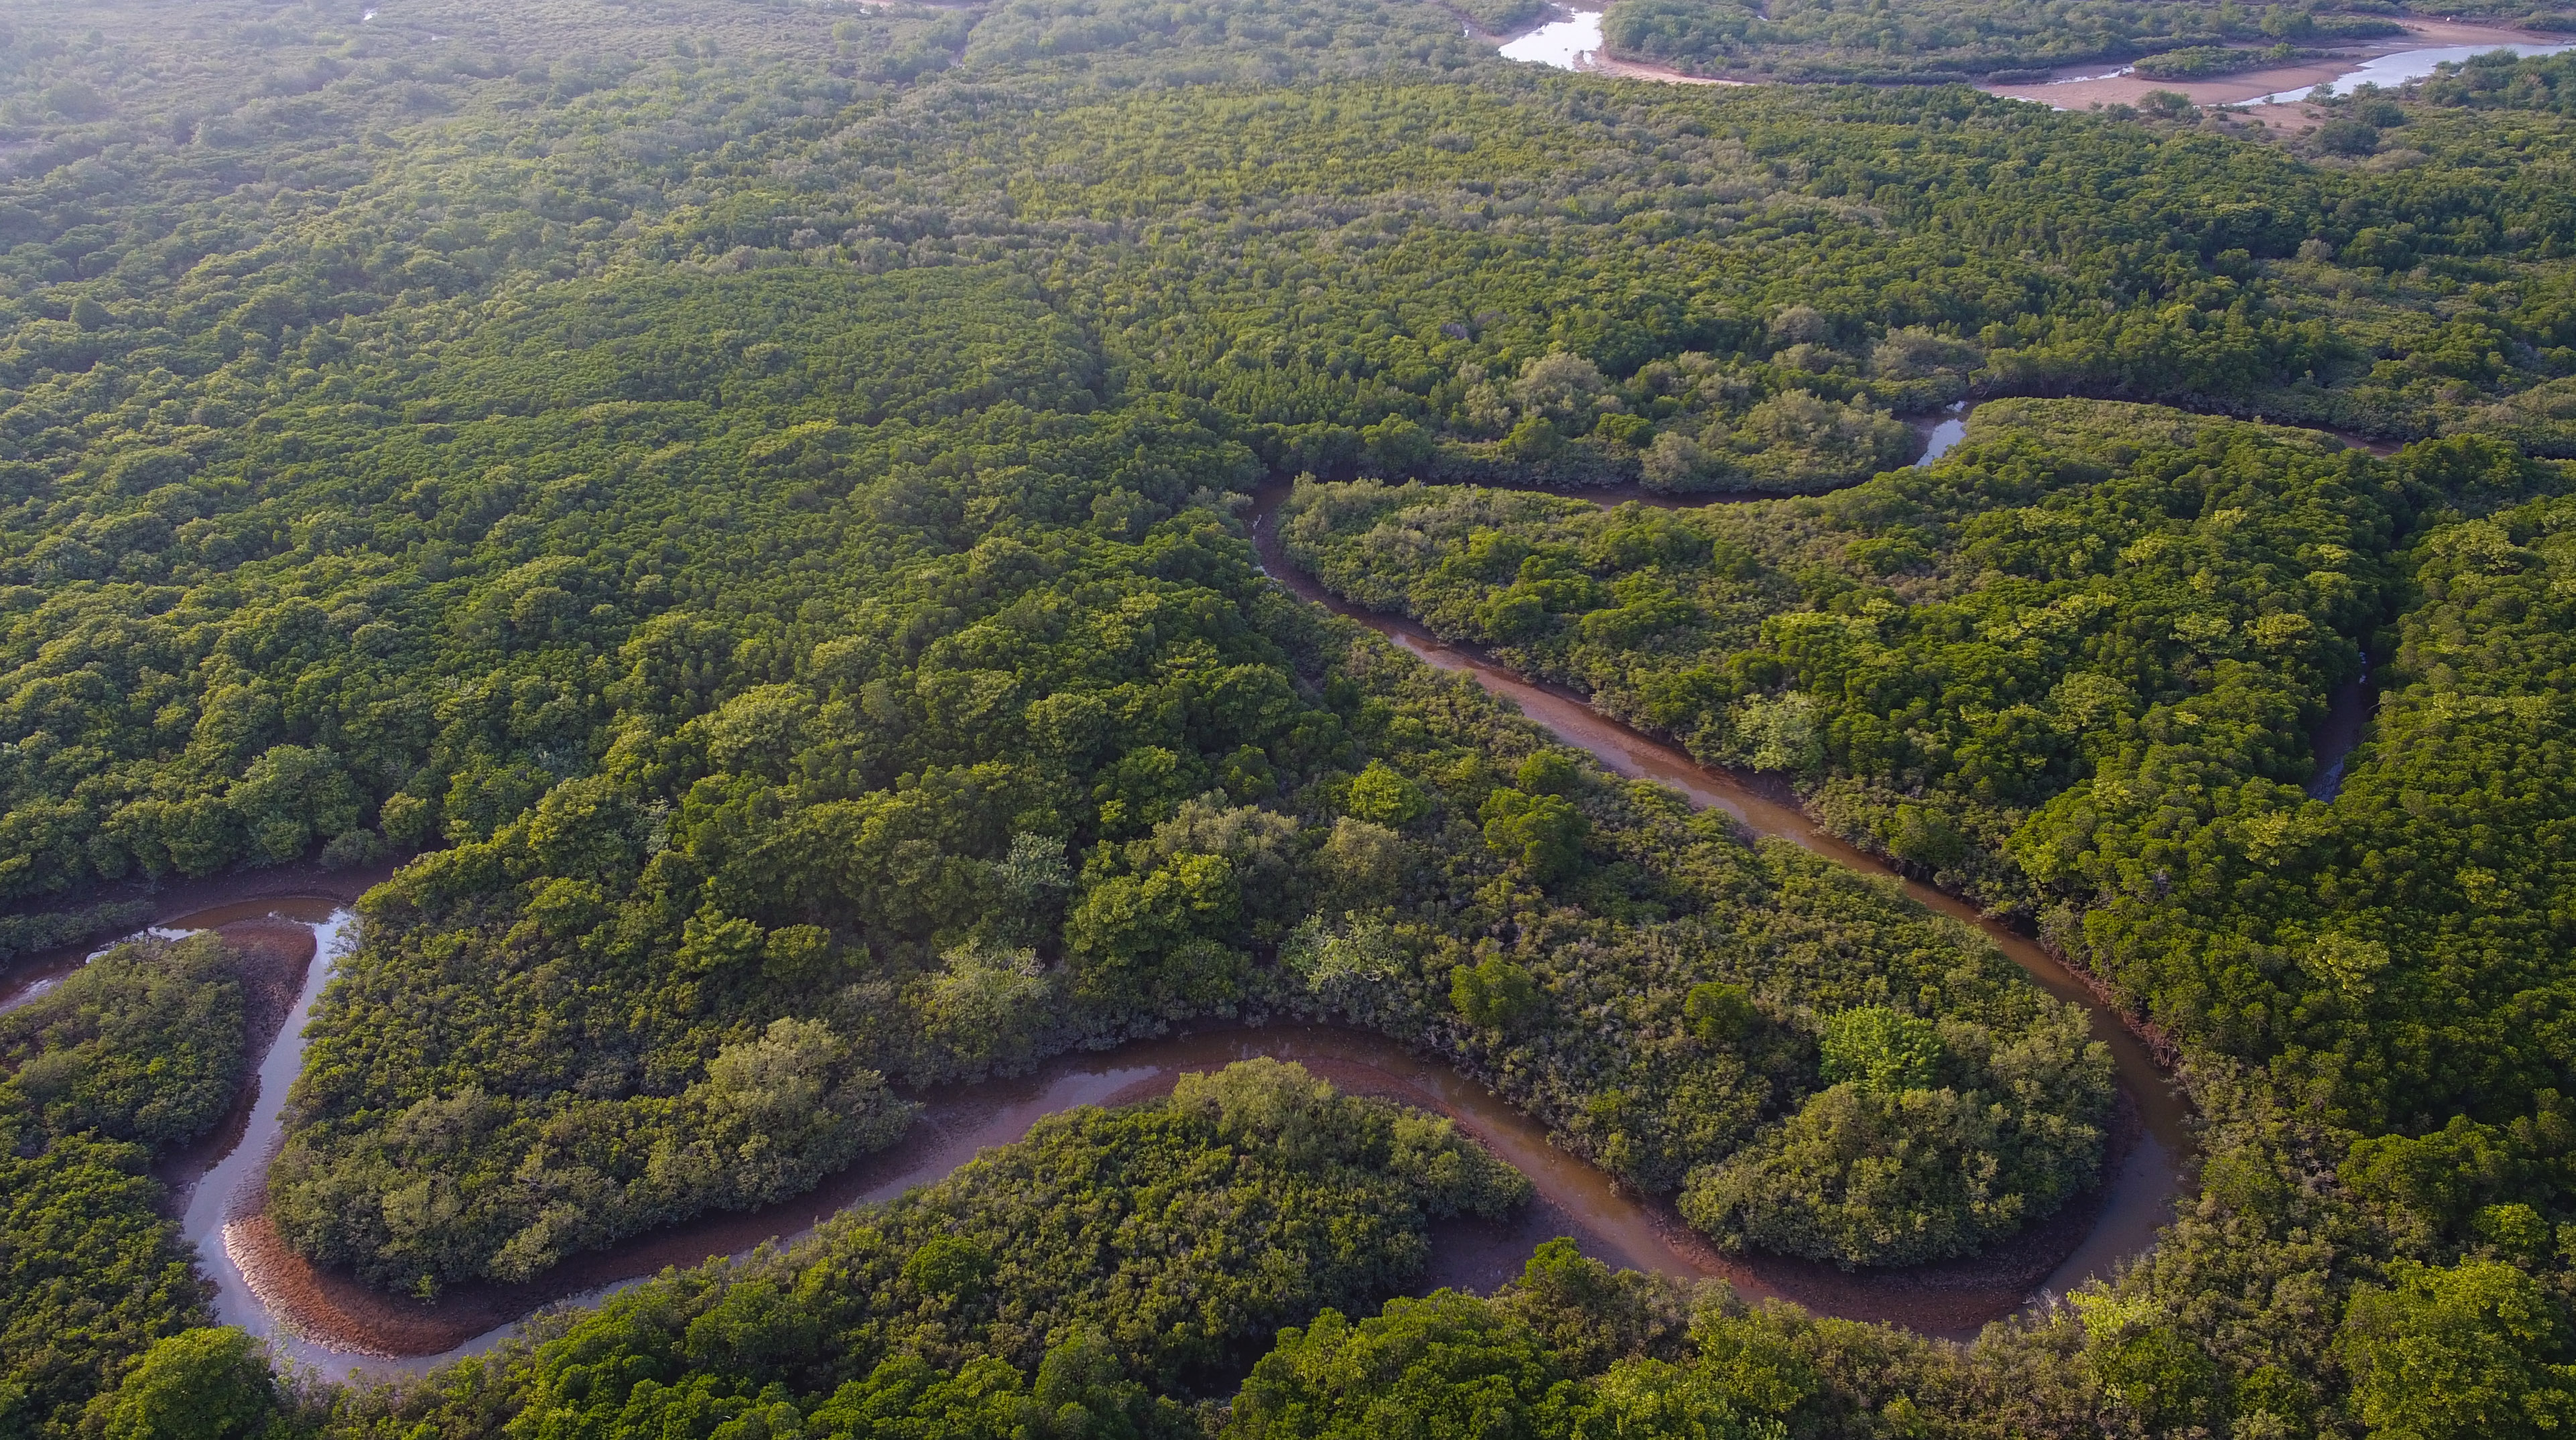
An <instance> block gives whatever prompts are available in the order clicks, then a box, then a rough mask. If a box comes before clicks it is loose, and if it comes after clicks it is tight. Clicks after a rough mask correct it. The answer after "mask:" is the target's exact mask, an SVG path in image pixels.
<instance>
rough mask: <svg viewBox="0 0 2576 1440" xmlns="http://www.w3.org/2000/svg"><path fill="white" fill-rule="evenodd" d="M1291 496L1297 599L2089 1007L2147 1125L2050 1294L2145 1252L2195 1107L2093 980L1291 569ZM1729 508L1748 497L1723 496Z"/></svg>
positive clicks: (1762, 799) (1757, 803) (1769, 794)
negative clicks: (1985, 944) (1971, 937)
mask: <svg viewBox="0 0 2576 1440" xmlns="http://www.w3.org/2000/svg"><path fill="white" fill-rule="evenodd" d="M1290 488H1291V487H1290V486H1288V485H1286V484H1274V485H1272V486H1269V487H1266V488H1265V489H1264V490H1263V491H1262V492H1261V493H1260V494H1259V495H1258V496H1257V497H1256V498H1255V500H1254V504H1253V509H1252V512H1251V516H1250V523H1251V527H1252V533H1253V544H1254V548H1255V551H1256V552H1257V553H1258V555H1259V556H1260V559H1261V565H1262V568H1263V570H1264V571H1265V572H1267V573H1268V574H1269V575H1270V577H1271V578H1272V579H1273V580H1276V581H1278V582H1279V583H1280V584H1281V585H1283V586H1284V587H1286V588H1287V589H1288V590H1289V591H1291V592H1292V593H1294V594H1296V595H1298V596H1299V597H1300V598H1302V599H1305V600H1308V601H1310V602H1312V603H1314V604H1317V605H1321V606H1324V607H1325V608H1327V609H1329V610H1331V611H1333V612H1334V613H1335V614H1338V615H1343V616H1347V617H1349V618H1350V619H1353V620H1357V621H1359V622H1360V623H1361V624H1364V625H1366V626H1368V627H1369V628H1371V629H1373V630H1375V631H1377V632H1378V633H1379V634H1381V635H1384V636H1386V637H1387V638H1388V639H1389V640H1392V641H1393V642H1395V643H1396V644H1397V645H1399V646H1401V647H1402V648H1403V649H1405V650H1406V651H1408V652H1409V653H1411V654H1413V655H1415V656H1416V657H1418V658H1420V659H1422V660H1423V661H1425V662H1426V663H1428V664H1430V665H1433V666H1435V667H1437V668H1439V669H1443V670H1449V671H1454V672H1459V673H1463V674H1466V675H1469V676H1472V677H1473V678H1474V679H1475V680H1476V682H1477V683H1478V684H1480V685H1482V686H1484V687H1485V689H1487V690H1488V691H1491V692H1492V693H1494V694H1495V695H1498V696H1501V697H1502V698H1504V699H1507V700H1510V701H1511V702H1513V704H1515V705H1516V706H1518V707H1519V709H1520V711H1521V713H1522V714H1523V715H1525V716H1527V717H1528V718H1530V719H1531V720H1534V721H1536V722H1538V723H1539V724H1541V725H1543V726H1545V727H1547V729H1549V730H1550V731H1552V732H1554V733H1555V735H1556V736H1557V738H1559V739H1561V740H1563V741H1565V742H1566V743H1567V744H1569V745H1574V746H1577V747H1579V748H1581V749H1582V750H1584V751H1586V752H1588V753H1590V754H1591V755H1592V756H1593V758H1595V759H1597V760H1599V761H1600V762H1601V763H1602V764H1604V765H1605V766H1607V767H1609V768H1610V769H1611V770H1612V771H1614V772H1616V773H1618V774H1620V775H1624V776H1627V777H1629V778H1631V779H1641V780H1652V781H1654V782H1656V783H1658V784H1661V785H1665V786H1668V787H1670V788H1672V789H1674V790H1677V791H1679V792H1681V794H1682V795H1684V796H1685V797H1687V798H1688V799H1689V801H1690V803H1691V804H1692V805H1694V806H1696V807H1699V808H1702V809H1708V808H1715V809H1718V810H1723V811H1725V812H1726V813H1727V814H1729V815H1731V816H1733V817H1734V818H1735V819H1736V820H1737V821H1738V822H1740V823H1741V824H1742V825H1743V826H1744V828H1745V829H1746V830H1748V831H1750V832H1751V833H1753V834H1754V835H1757V836H1766V837H1776V838H1778V839H1783V840H1787V841H1790V842H1792V843H1794V844H1797V845H1799V846H1801V847H1803V848H1805V849H1807V850H1810V851H1813V852H1814V853H1816V854H1819V855H1822V856H1825V857H1826V858H1828V859H1831V860H1834V861H1836V862H1838V863H1841V864H1843V865H1847V866H1850V867H1851V868H1853V869H1855V870H1860V871H1863V872H1866V873H1868V874H1872V875H1880V876H1885V877H1887V878H1889V879H1892V880H1894V881H1896V882H1897V884H1898V885H1900V886H1901V887H1902V888H1903V890H1904V892H1905V893H1906V895H1908V896H1909V897H1910V898H1912V899H1914V900H1915V901H1917V902H1918V903H1920V904H1922V905H1923V906H1924V907H1925V908H1926V909H1930V910H1933V911H1936V912H1938V913H1940V914H1943V915H1947V916H1949V917H1951V918H1952V919H1955V920H1958V921H1960V922H1962V923H1964V924H1967V925H1970V926H1973V927H1974V928H1976V929H1977V930H1978V931H1980V932H1982V933H1983V934H1984V935H1985V936H1986V937H1987V938H1988V939H1989V940H1991V941H1993V942H1994V944H1995V946H1996V948H1997V949H1999V950H2001V951H2002V952H2003V953H2004V954H2005V955H2006V956H2007V957H2009V958H2010V959H2011V960H2012V961H2013V963H2015V964H2017V965H2019V966H2020V967H2021V968H2022V969H2023V970H2024V971H2026V972H2028V973H2029V974H2030V976H2031V977H2032V978H2033V979H2034V980H2036V981H2038V982H2039V984H2040V986H2041V987H2042V988H2044V989H2046V990H2047V991H2048V992H2049V993H2050V994H2052V995H2055V996H2057V997H2058V998H2060V999H2062V1000H2068V1001H2072V1002H2073V1003H2075V1004H2078V1005H2081V1006H2083V1007H2084V1008H2085V1011H2086V1013H2087V1014H2088V1015H2089V1017H2090V1024H2091V1029H2092V1033H2093V1038H2095V1039H2096V1040H2099V1041H2101V1042H2102V1043H2103V1044H2104V1045H2105V1046H2106V1047H2108V1048H2109V1050H2110V1052H2111V1057H2112V1060H2113V1062H2114V1064H2115V1066H2116V1067H2117V1070H2118V1074H2119V1079H2120V1085H2121V1089H2122V1092H2123V1093H2124V1095H2125V1096H2126V1097H2127V1100H2128V1102H2129V1104H2130V1105H2131V1106H2132V1107H2134V1113H2135V1116H2136V1118H2137V1120H2138V1121H2139V1122H2140V1132H2141V1133H2139V1134H2138V1135H2137V1136H2136V1137H2135V1140H2134V1143H2132V1144H2131V1145H2130V1146H2129V1147H2128V1148H2127V1153H2126V1154H2125V1155H2124V1156H2122V1157H2120V1158H2119V1161H2118V1164H2117V1167H2116V1170H2115V1172H2114V1173H2112V1174H2110V1175H2108V1176H2106V1177H2105V1181H2104V1189H2103V1196H2102V1201H2101V1207H2100V1210H2099V1212H2098V1216H2097V1218H2096V1220H2095V1222H2094V1225H2093V1227H2092V1229H2091V1231H2090V1232H2089V1233H2088V1234H2086V1236H2085V1237H2084V1239H2083V1241H2082V1243H2081V1244H2079V1245H2078V1246H2077V1247H2076V1249H2075V1251H2074V1253H2073V1254H2071V1255H2069V1256H2067V1257H2066V1259H2065V1260H2064V1261H2063V1262H2062V1263H2061V1264H2060V1265H2059V1266H2058V1267H2057V1269H2056V1271H2055V1272H2054V1273H2052V1274H2051V1275H2050V1276H2049V1277H2048V1280H2047V1283H2046V1286H2045V1287H2044V1288H2046V1289H2049V1290H2056V1291H2063V1290H2066V1289H2068V1288H2071V1287H2073V1286H2076V1285H2080V1284H2082V1283H2083V1282H2084V1281H2085V1280H2087V1279H2089V1278H2092V1277H2094V1276H2098V1275H2107V1274H2109V1273H2110V1271H2111V1270H2112V1269H2113V1268H2114V1267H2115V1266H2117V1265H2118V1264H2119V1263H2120V1262H2121V1261H2123V1260H2126V1259H2129V1258H2131V1257H2133V1256H2136V1255H2139V1254H2142V1253H2144V1252H2145V1251H2146V1250H2147V1248H2148V1247H2149V1246H2151V1245H2152V1244H2153V1243H2154V1241H2155V1236H2156V1232H2157V1231H2159V1230H2161V1229H2162V1228H2163V1227H2164V1224H2165V1222H2166V1221H2167V1220H2169V1219H2170V1218H2171V1217H2172V1214H2173V1206H2174V1202H2175V1200H2176V1198H2177V1197H2178V1196H2180V1195H2181V1193H2182V1191H2183V1187H2184V1185H2185V1183H2186V1174H2185V1172H2186V1170H2187V1168H2188V1166H2189V1164H2190V1161H2191V1157H2192V1155H2193V1145H2192V1140H2191V1132H2190V1107H2189V1106H2188V1105H2187V1104H2186V1103H2185V1101H2184V1099H2183V1097H2182V1094H2181V1092H2180V1090H2179V1089H2178V1088H2177V1087H2176V1086H2175V1084H2174V1083H2173V1080H2172V1077H2170V1076H2169V1075H2167V1074H2166V1073H2165V1071H2164V1068H2163V1067H2162V1066H2161V1065H2160V1064H2158V1063H2157V1060H2156V1057H2155V1054H2154V1052H2153V1051H2152V1050H2151V1049H2150V1048H2149V1047H2148V1045H2147V1044H2146V1042H2145V1041H2144V1040H2142V1039H2140V1038H2139V1037H2138V1036H2137V1035H2136V1034H2135V1033H2134V1032H2132V1031H2131V1030H2130V1029H2129V1027H2128V1026H2127V1025H2126V1024H2124V1023H2123V1022H2122V1021H2121V1019H2120V1018H2119V1016H2118V1015H2116V1014H2115V1013H2113V1012H2112V1010H2111V1009H2110V1007H2109V1006H2107V1005H2106V1004H2104V1003H2103V1002H2102V1000H2101V998H2100V997H2099V996H2097V995H2096V994H2095V993H2094V992H2093V990H2092V988H2091V987H2090V986H2088V985H2087V984H2086V983H2085V981H2084V980H2083V978H2082V977H2080V976H2078V975H2076V974H2075V973H2074V972H2073V971H2071V970H2069V969H2068V968H2067V967H2066V966H2065V965H2064V964H2062V963H2060V962H2059V961H2058V960H2057V958H2056V957H2054V956H2052V955H2050V954H2049V953H2048V952H2047V951H2046V950H2044V949H2042V948H2041V947H2040V945H2039V944H2038V942H2036V941H2034V940H2032V939H2031V938H2030V937H2028V936H2026V935H2023V934H2021V933H2020V932H2018V931H2016V930H2014V929H2012V928H2011V927H2010V926H2007V925H2004V924H2002V923H2000V922H1998V921H1994V920H1990V919H1988V918H1986V917H1985V916H1984V915H1982V914H1980V913H1979V912H1978V911H1977V909H1976V907H1975V906H1973V905H1970V904H1969V903H1967V902H1966V901H1963V900H1961V899H1959V898H1957V897H1956V896H1953V895H1949V894H1945V893H1944V892H1942V891H1940V890H1937V889H1934V888H1933V887H1931V886H1929V885H1925V884H1923V883H1921V882H1920V881H1917V880H1913V879H1909V878H1907V877H1905V876H1902V875H1899V874H1898V873H1897V872H1896V871H1894V870H1893V869H1891V868H1890V867H1889V866H1888V865H1887V864H1886V863H1885V862H1883V861H1881V860H1879V859H1878V858H1877V857H1876V856H1873V855H1869V854H1866V853H1864V852H1862V851H1860V850H1858V849H1856V848H1854V847H1853V846H1852V845H1850V844H1848V843H1847V842H1845V841H1843V840H1842V839H1840V838H1838V837H1836V836H1834V835H1832V834H1829V833H1828V832H1826V831H1825V830H1824V829H1823V828H1822V827H1821V826H1819V825H1817V824H1816V822H1815V821H1813V820H1811V819H1809V818H1808V817H1807V815H1806V813H1805V812H1804V811H1802V810H1801V809H1799V808H1798V806H1797V803H1796V801H1795V799H1794V798H1793V797H1791V796H1790V795H1788V794H1787V793H1786V792H1785V791H1783V790H1780V789H1777V788H1775V787H1773V786H1772V785H1770V784H1768V783H1766V782H1764V781H1763V780H1761V779H1759V778H1756V777H1748V776H1743V775H1738V774H1735V773H1734V772H1731V771H1728V770H1725V769H1721V768H1718V767H1715V766H1709V765H1703V764H1701V763H1700V762H1698V761H1697V760H1694V759H1692V758H1691V757H1690V756H1688V755H1686V754H1684V753H1683V752H1681V751H1680V750H1678V749H1676V748H1674V747H1673V746H1670V745H1667V744H1665V743H1663V742H1661V741H1658V740H1654V739H1650V738H1649V737H1647V736H1645V735H1643V734H1640V733H1638V732H1637V731H1635V730H1633V729H1630V728H1629V727H1628V726H1626V725H1623V724H1621V723H1619V722H1618V721H1616V720H1612V719H1610V718H1609V717H1607V716H1604V715H1602V714H1601V713H1600V712H1598V711H1596V710H1594V709H1593V708H1592V707H1591V706H1590V705H1589V704H1587V703H1585V701H1584V699H1583V698H1582V697H1581V696H1579V695H1577V694H1575V693H1574V692H1572V691H1570V690H1566V689H1563V688H1561V687H1558V686H1553V685H1545V684H1540V683H1537V682H1534V681H1531V680H1529V679H1527V678H1525V677H1523V676H1521V675H1519V674H1517V673H1515V672H1513V671H1512V670H1510V669H1507V668H1506V667H1504V666H1502V665H1499V664H1497V663H1495V662H1494V661H1492V660H1490V659H1488V658H1486V657H1485V656H1483V655H1480V654H1477V653H1475V652H1474V651H1473V650H1471V649H1468V648H1465V647H1461V646H1456V645H1452V644H1450V643H1449V642H1447V641H1445V640H1442V639H1440V638H1439V637H1438V636H1435V635H1433V634H1432V633H1431V632H1430V631H1428V630H1426V629H1424V628H1423V627H1422V626H1420V625H1418V624H1416V623H1414V622H1413V621H1411V620H1408V619H1402V618H1399V617H1395V616H1388V615H1380V614H1377V613H1375V612H1373V611H1370V610H1367V609H1364V608H1362V607H1360V606H1357V605H1353V604H1351V603H1350V602H1348V601H1346V600H1343V599H1342V598H1341V597H1339V596H1337V595H1334V594H1332V593H1331V592H1329V591H1327V590H1325V589H1324V588H1323V587H1322V586H1321V585H1318V584H1317V583H1315V581H1314V580H1313V579H1312V578H1310V577H1309V576H1307V575H1306V574H1305V572H1304V571H1302V570H1300V569H1299V568H1298V567H1297V566H1296V565H1295V564H1294V563H1293V562H1291V561H1290V560H1289V559H1288V557H1287V554H1286V552H1285V551H1284V550H1283V548H1282V547H1281V545H1280V541H1279V534H1278V525H1277V510H1278V507H1279V505H1280V503H1281V502H1282V501H1284V500H1285V499H1286V498H1287V495H1288V491H1289V489H1290ZM1713 498H1716V499H1718V501H1719V503H1725V502H1726V501H1729V500H1733V499H1736V498H1741V497H1713Z"/></svg>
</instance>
